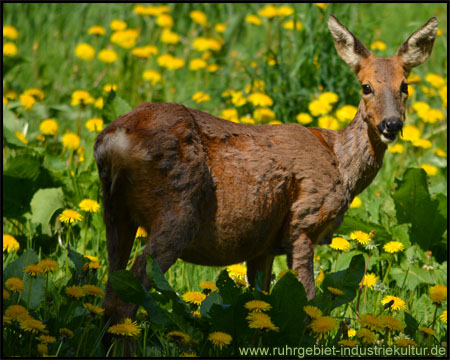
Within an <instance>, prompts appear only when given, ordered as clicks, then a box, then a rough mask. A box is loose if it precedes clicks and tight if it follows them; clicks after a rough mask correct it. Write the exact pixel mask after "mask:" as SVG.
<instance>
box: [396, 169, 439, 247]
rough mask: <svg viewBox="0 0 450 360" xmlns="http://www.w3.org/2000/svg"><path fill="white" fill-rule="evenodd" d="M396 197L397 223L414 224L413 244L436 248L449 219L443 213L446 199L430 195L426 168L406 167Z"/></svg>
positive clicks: (399, 181) (411, 238) (411, 235)
mask: <svg viewBox="0 0 450 360" xmlns="http://www.w3.org/2000/svg"><path fill="white" fill-rule="evenodd" d="M393 199H394V202H395V209H396V213H397V220H398V222H399V223H411V224H412V226H411V230H410V241H411V243H412V244H419V245H420V247H421V248H422V249H423V250H430V249H433V245H434V244H437V243H439V242H440V240H441V237H442V235H443V234H444V231H445V230H446V228H447V220H446V218H445V217H444V216H442V213H443V211H442V202H443V201H444V200H443V198H442V197H440V199H441V200H437V199H431V197H430V194H429V192H428V184H427V175H426V173H425V171H424V170H423V169H414V168H409V169H407V170H406V172H405V175H404V176H403V179H401V180H397V190H396V192H395V193H394V195H393ZM441 251H443V249H441Z"/></svg>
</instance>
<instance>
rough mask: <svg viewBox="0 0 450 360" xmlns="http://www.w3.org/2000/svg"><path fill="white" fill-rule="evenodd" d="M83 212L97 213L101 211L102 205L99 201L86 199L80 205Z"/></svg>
mask: <svg viewBox="0 0 450 360" xmlns="http://www.w3.org/2000/svg"><path fill="white" fill-rule="evenodd" d="M78 206H79V207H80V209H81V210H83V211H87V212H93V213H96V212H97V211H99V210H100V205H99V203H98V202H97V201H95V200H92V199H84V200H81V202H80V203H79V204H78Z"/></svg>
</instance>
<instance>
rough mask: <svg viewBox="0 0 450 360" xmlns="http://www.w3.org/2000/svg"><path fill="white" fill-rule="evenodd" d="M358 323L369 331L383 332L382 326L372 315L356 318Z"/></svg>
mask: <svg viewBox="0 0 450 360" xmlns="http://www.w3.org/2000/svg"><path fill="white" fill-rule="evenodd" d="M358 323H359V324H360V325H361V326H362V327H365V328H368V329H370V330H383V324H382V323H381V321H380V319H379V318H377V317H376V316H375V315H372V314H362V315H360V316H359V317H358Z"/></svg>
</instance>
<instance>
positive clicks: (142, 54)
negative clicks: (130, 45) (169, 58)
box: [131, 45, 158, 59]
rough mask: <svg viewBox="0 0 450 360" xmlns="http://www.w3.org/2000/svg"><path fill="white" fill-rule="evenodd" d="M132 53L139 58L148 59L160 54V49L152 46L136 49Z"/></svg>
mask: <svg viewBox="0 0 450 360" xmlns="http://www.w3.org/2000/svg"><path fill="white" fill-rule="evenodd" d="M131 53H132V54H133V55H134V56H137V57H139V58H142V59H148V58H150V57H151V56H152V55H156V54H158V48H156V47H155V46H151V45H148V46H143V47H136V48H134V49H133V50H132V51H131Z"/></svg>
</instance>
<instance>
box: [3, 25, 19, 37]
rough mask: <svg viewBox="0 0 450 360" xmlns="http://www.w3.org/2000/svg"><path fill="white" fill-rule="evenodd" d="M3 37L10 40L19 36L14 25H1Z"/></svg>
mask: <svg viewBox="0 0 450 360" xmlns="http://www.w3.org/2000/svg"><path fill="white" fill-rule="evenodd" d="M3 37H4V38H7V39H11V40H16V39H17V38H18V37H19V32H18V31H17V29H16V28H15V27H14V26H11V25H3Z"/></svg>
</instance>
